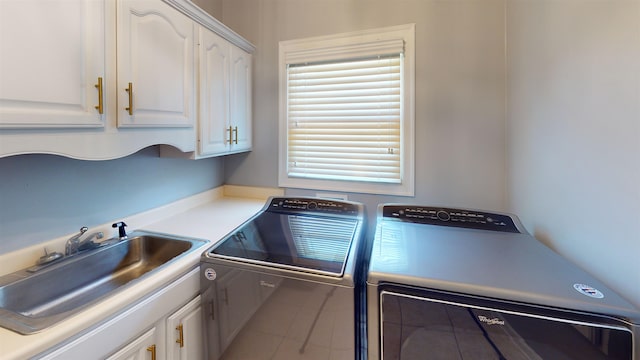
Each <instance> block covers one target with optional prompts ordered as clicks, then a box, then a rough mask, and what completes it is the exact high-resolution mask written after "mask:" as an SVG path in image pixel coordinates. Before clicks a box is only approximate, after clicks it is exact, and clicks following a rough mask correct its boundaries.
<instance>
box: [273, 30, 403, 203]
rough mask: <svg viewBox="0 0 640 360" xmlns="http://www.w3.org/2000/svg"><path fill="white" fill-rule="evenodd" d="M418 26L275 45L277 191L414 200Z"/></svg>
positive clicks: (313, 38) (296, 40)
mask: <svg viewBox="0 0 640 360" xmlns="http://www.w3.org/2000/svg"><path fill="white" fill-rule="evenodd" d="M414 48H415V24H405V25H397V26H391V27H386V28H378V29H369V30H361V31H354V32H348V33H340V34H332V35H325V36H317V37H311V38H304V39H294V40H286V41H281V42H280V43H279V66H278V81H279V86H278V91H279V139H280V141H279V143H278V150H279V151H278V157H279V161H278V185H279V186H281V187H284V188H299V189H315V190H330V191H351V192H361V193H370V194H389V195H404V196H412V195H413V194H414V184H415V181H414V139H413V134H414V123H415V96H414V92H415V79H414V74H415V51H414Z"/></svg>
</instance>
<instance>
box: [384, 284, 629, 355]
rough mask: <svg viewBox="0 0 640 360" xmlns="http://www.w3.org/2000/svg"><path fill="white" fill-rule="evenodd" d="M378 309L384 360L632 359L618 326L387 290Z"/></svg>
mask: <svg viewBox="0 0 640 360" xmlns="http://www.w3.org/2000/svg"><path fill="white" fill-rule="evenodd" d="M495 305H498V304H495ZM381 311H382V316H381V318H382V329H381V336H382V339H381V340H382V341H381V343H382V353H383V359H402V360H411V359H473V360H476V359H497V360H500V359H554V360H558V359H576V360H584V359H616V360H631V359H632V357H631V356H632V349H633V346H632V335H631V332H630V331H629V330H628V329H626V328H624V327H622V326H619V327H617V326H611V325H610V324H607V325H603V324H599V323H593V324H584V323H582V322H581V323H577V322H571V321H570V320H567V319H558V318H552V317H548V316H546V315H544V314H541V313H539V312H538V313H526V314H525V313H515V312H512V311H510V310H504V309H501V308H500V306H496V309H491V308H487V307H484V306H483V307H479V306H476V305H474V304H472V303H471V304H469V303H466V304H462V303H459V302H454V301H447V300H443V299H433V298H427V297H424V298H423V297H420V296H415V295H407V294H398V293H391V292H382V295H381ZM532 311H534V310H532Z"/></svg>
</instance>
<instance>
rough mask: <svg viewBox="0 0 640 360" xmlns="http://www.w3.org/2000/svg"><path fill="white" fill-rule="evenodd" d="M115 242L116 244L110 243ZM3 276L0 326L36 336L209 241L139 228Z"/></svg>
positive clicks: (1, 280)
mask: <svg viewBox="0 0 640 360" xmlns="http://www.w3.org/2000/svg"><path fill="white" fill-rule="evenodd" d="M109 242H112V244H109ZM105 243H106V244H108V245H103V246H101V247H99V248H97V249H93V250H89V251H85V252H83V253H80V254H77V255H73V256H68V257H65V258H64V259H62V260H59V261H58V262H56V263H54V264H52V265H48V266H46V267H44V268H42V269H39V270H37V271H35V270H34V268H29V269H24V270H20V271H17V272H15V273H12V274H8V275H5V276H2V277H0V326H2V327H4V328H7V329H10V330H13V331H16V332H18V333H21V334H33V333H36V332H38V331H41V330H43V329H45V328H47V327H49V326H51V325H54V324H56V323H57V322H59V321H60V320H62V319H65V318H67V317H69V316H72V315H73V314H75V313H77V312H79V311H80V310H83V309H85V308H87V307H88V306H90V305H91V304H93V303H95V302H97V301H99V300H100V299H102V298H104V297H106V296H108V295H111V294H113V293H114V292H115V291H122V290H123V289H124V288H126V286H129V285H131V284H133V283H135V282H138V281H141V280H142V279H144V278H145V276H148V275H150V274H151V273H152V272H153V271H154V270H157V269H160V268H162V267H163V266H166V265H167V264H169V263H170V262H172V261H174V260H176V259H177V258H179V257H181V256H184V255H186V254H188V253H190V252H192V251H195V250H196V249H198V248H199V247H200V245H202V244H204V243H205V241H203V240H197V239H191V238H183V237H177V236H173V235H166V234H159V233H152V232H143V231H134V232H132V233H130V234H129V237H128V239H126V240H122V241H117V239H111V240H107V241H106V242H105Z"/></svg>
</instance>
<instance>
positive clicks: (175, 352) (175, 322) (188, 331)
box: [107, 296, 203, 360]
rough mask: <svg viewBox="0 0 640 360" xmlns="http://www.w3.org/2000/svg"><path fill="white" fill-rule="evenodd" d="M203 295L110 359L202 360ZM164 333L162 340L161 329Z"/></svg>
mask: <svg viewBox="0 0 640 360" xmlns="http://www.w3.org/2000/svg"><path fill="white" fill-rule="evenodd" d="M201 314H202V313H201V311H200V296H197V297H196V298H195V299H193V300H191V301H190V302H189V303H187V304H186V305H184V306H183V307H181V308H180V309H178V310H177V311H176V312H174V313H173V314H171V315H169V316H167V317H163V318H162V319H161V320H160V321H158V322H157V323H156V325H155V326H154V327H152V328H151V329H149V330H148V331H147V332H145V333H144V334H142V335H141V336H139V337H137V338H135V339H133V340H132V341H130V342H128V343H127V344H126V345H125V346H124V347H122V348H121V349H120V350H118V351H116V352H115V353H114V354H113V355H111V356H109V357H108V358H107V359H108V360H147V359H150V360H156V359H158V360H159V359H167V360H188V359H192V360H201V359H202V354H203V345H202V319H201ZM163 329H164V330H165V333H166V334H165V336H164V339H166V343H164V342H163V341H162V339H163V335H162V332H163V331H162V330H163Z"/></svg>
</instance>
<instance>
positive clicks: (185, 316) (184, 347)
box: [167, 296, 204, 360]
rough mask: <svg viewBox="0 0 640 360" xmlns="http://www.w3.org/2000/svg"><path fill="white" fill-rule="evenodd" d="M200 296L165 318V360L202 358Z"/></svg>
mask: <svg viewBox="0 0 640 360" xmlns="http://www.w3.org/2000/svg"><path fill="white" fill-rule="evenodd" d="M203 350H204V346H203V344H202V311H201V306H200V296H198V297H196V298H195V299H193V300H192V301H191V302H189V303H188V304H187V305H185V306H183V307H182V308H180V310H178V311H176V312H175V313H173V315H170V316H169V317H168V318H167V360H200V359H202V358H203V353H204V351H203Z"/></svg>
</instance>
